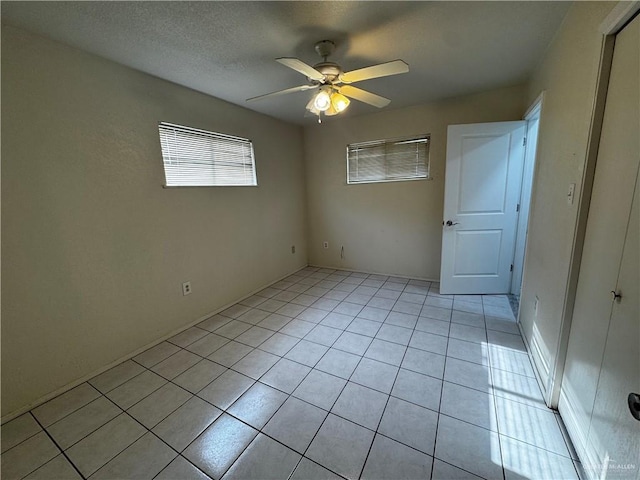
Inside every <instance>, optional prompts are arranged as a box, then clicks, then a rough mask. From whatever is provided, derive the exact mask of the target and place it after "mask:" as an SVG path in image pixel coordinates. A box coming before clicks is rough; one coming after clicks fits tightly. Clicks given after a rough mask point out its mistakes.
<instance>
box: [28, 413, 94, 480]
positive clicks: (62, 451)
mask: <svg viewBox="0 0 640 480" xmlns="http://www.w3.org/2000/svg"><path fill="white" fill-rule="evenodd" d="M29 414H30V415H31V416H32V417H33V419H34V420H35V421H36V423H37V424H38V425H39V426H40V428H41V429H42V431H43V432H44V433H45V434H46V435H47V437H49V440H51V441H52V442H53V444H54V445H55V446H56V448H57V449H58V450H60V454H62V455H63V456H64V458H66V459H67V462H69V464H70V465H71V466H72V467H73V469H74V470H75V471H76V472H78V475H80V478H82V479H86V478H87V477H85V476H84V475H83V474H82V472H81V471H80V469H79V468H78V467H76V464H75V463H73V462H72V461H71V459H70V458H69V457H68V456H67V454H66V452H65V451H64V450H63V449H62V448H60V445H58V442H56V440H55V439H54V438H53V437H52V436H51V434H50V433H49V432H48V431H47V429H46V428H44V427H43V426H42V424H41V423H40V421H39V420H38V419H37V418H36V416H35V415H34V414H33V413H31V411H29ZM52 425H53V424H52ZM56 457H57V455H56ZM56 457H53V458H56ZM53 458H52V459H51V460H53ZM51 460H49V462H50V461H51ZM49 462H45V463H43V464H42V465H40V466H39V467H38V468H41V467H43V466H44V465H46V464H47V463H49ZM38 468H36V469H35V470H33V471H32V472H29V473H28V474H27V475H30V474H31V473H33V472H35V471H36V470H38ZM27 475H25V477H26V476H27ZM23 478H24V477H23Z"/></svg>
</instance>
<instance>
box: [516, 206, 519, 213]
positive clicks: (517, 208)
mask: <svg viewBox="0 0 640 480" xmlns="http://www.w3.org/2000/svg"><path fill="white" fill-rule="evenodd" d="M519 211H520V204H517V205H516V212H519Z"/></svg>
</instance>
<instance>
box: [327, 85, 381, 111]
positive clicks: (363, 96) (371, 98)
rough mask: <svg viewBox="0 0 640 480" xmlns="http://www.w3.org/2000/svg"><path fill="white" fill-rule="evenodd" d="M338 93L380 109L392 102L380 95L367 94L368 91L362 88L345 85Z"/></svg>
mask: <svg viewBox="0 0 640 480" xmlns="http://www.w3.org/2000/svg"><path fill="white" fill-rule="evenodd" d="M338 91H339V92H340V93H341V94H343V95H346V96H347V97H350V98H353V99H355V100H359V101H361V102H364V103H368V104H369V105H373V106H374V107H378V108H382V107H386V106H387V105H389V104H390V103H391V100H389V99H388V98H384V97H381V96H380V95H376V94H375V93H371V92H367V91H366V90H362V89H361V88H356V87H352V86H351V85H344V86H342V87H340V88H339V89H338Z"/></svg>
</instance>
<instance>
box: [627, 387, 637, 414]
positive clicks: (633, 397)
mask: <svg viewBox="0 0 640 480" xmlns="http://www.w3.org/2000/svg"><path fill="white" fill-rule="evenodd" d="M627 402H628V403H629V410H631V415H633V418H635V419H636V420H640V395H638V394H637V393H630V394H629V396H628V397H627Z"/></svg>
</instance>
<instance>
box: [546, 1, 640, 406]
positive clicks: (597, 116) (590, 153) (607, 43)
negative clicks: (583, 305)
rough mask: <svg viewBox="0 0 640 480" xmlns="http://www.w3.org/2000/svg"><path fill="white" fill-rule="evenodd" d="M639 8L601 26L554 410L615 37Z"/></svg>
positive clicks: (615, 14)
mask: <svg viewBox="0 0 640 480" xmlns="http://www.w3.org/2000/svg"><path fill="white" fill-rule="evenodd" d="M639 11H640V1H635V2H619V3H618V5H616V6H615V7H614V8H613V10H612V11H611V13H610V14H609V15H608V16H607V18H605V20H604V21H603V22H602V24H601V25H600V31H601V32H602V34H603V36H602V47H601V49H600V62H599V65H598V78H597V80H596V92H595V100H594V103H593V108H592V111H591V124H590V126H589V139H588V143H587V156H586V160H585V168H584V171H583V175H582V189H581V192H580V193H579V196H578V214H577V216H576V223H575V229H574V236H573V244H572V248H571V258H570V263H569V275H568V277H567V288H566V294H565V297H564V303H563V306H562V316H561V318H560V338H559V340H558V346H557V348H556V354H555V361H554V363H553V364H552V365H551V371H550V372H549V376H548V380H547V385H546V388H545V393H544V395H545V402H546V403H547V405H548V406H549V407H550V408H554V409H557V408H558V403H559V399H560V388H561V386H562V377H563V375H564V367H565V362H566V358H567V349H568V346H569V333H570V331H571V321H572V318H573V310H574V307H575V300H576V292H577V287H578V277H579V274H580V263H581V261H582V252H583V248H584V240H585V233H586V230H587V218H588V215H589V206H590V204H591V193H592V190H593V180H594V176H595V169H596V161H597V157H598V148H599V147H600V134H601V132H602V123H603V120H604V107H605V103H606V98H607V89H608V87H609V75H610V73H611V63H612V61H613V47H614V43H615V36H616V34H617V33H618V32H619V31H620V30H622V28H623V27H624V26H625V25H626V24H627V23H628V22H629V20H631V18H633V16H634V15H635V14H636V13H638V12H639Z"/></svg>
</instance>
